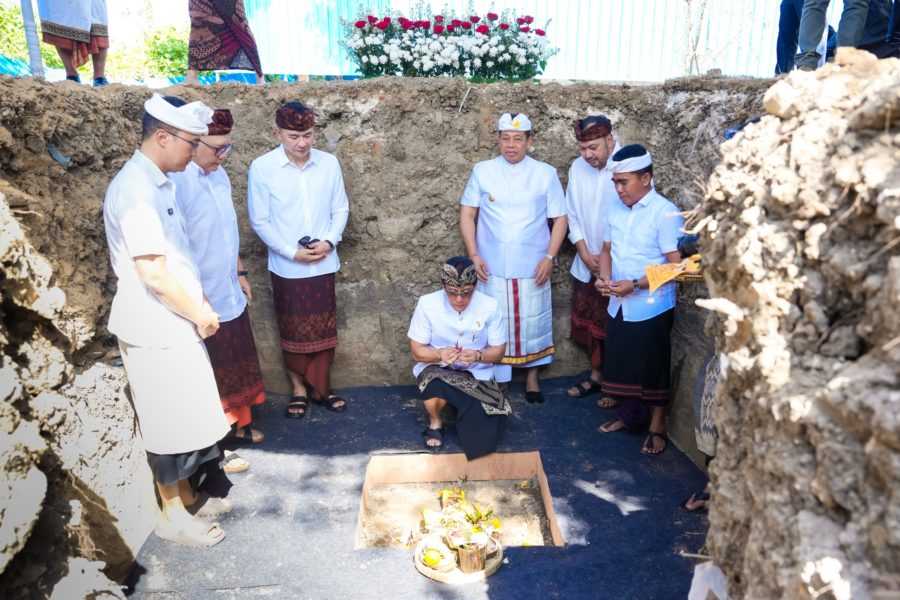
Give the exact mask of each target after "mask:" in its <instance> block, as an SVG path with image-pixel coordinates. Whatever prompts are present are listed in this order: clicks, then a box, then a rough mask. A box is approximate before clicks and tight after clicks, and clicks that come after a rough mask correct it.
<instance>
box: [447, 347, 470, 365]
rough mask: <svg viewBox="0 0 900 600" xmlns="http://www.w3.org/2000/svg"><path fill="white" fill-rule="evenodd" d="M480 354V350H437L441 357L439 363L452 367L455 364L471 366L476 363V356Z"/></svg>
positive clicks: (453, 348) (452, 348)
mask: <svg viewBox="0 0 900 600" xmlns="http://www.w3.org/2000/svg"><path fill="white" fill-rule="evenodd" d="M480 352H481V351H480V350H466V349H463V348H458V347H451V348H439V349H438V354H439V355H440V357H441V362H442V363H444V364H445V365H452V364H456V363H460V364H464V365H471V364H474V363H477V362H478V354H479V353H480Z"/></svg>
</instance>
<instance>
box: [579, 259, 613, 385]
mask: <svg viewBox="0 0 900 600" xmlns="http://www.w3.org/2000/svg"><path fill="white" fill-rule="evenodd" d="M607 306H609V297H608V296H604V295H602V294H601V293H600V292H598V291H597V289H596V288H595V287H594V279H593V278H591V281H590V282H589V283H584V282H582V281H579V280H577V279H575V278H574V277H573V278H572V334H571V335H572V340H573V341H574V342H575V343H576V344H578V345H579V346H581V347H582V348H584V349H585V350H587V352H588V353H589V354H590V357H591V368H592V369H594V370H597V371H599V370H600V369H601V368H602V366H603V349H604V345H603V340H605V339H606V322H607V320H608V319H609V316H608V313H607Z"/></svg>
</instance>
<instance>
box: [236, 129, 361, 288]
mask: <svg viewBox="0 0 900 600" xmlns="http://www.w3.org/2000/svg"><path fill="white" fill-rule="evenodd" d="M247 209H248V212H249V214H250V225H251V226H252V227H253V229H254V231H256V234H257V235H258V236H259V237H260V239H262V241H263V242H264V243H265V244H266V246H268V248H269V271H271V272H273V273H275V274H276V275H278V276H279V277H284V278H286V279H303V278H306V277H316V276H318V275H327V274H329V273H335V272H337V271H338V270H340V267H341V263H340V259H339V258H338V254H337V245H338V243H340V241H341V239H342V235H343V233H344V227H346V226H347V218H348V216H349V214H350V207H349V202H348V200H347V192H346V191H345V190H344V176H343V174H342V173H341V165H340V163H338V160H337V158H335V157H334V155H332V154H329V153H327V152H322V151H320V150H316V149H315V148H313V149H312V150H311V151H310V156H309V160H307V161H306V164H304V165H303V167H298V166H297V165H295V164H294V163H292V162H291V161H290V159H289V158H288V156H287V154H285V152H284V148H283V147H282V146H278V147H277V148H275V149H274V150H272V151H271V152H267V153H266V154H263V155H262V156H260V157H259V158H257V159H256V160H254V161H253V162H252V163H251V165H250V171H249V174H248V185H247ZM304 236H309V237H310V239H319V240H322V241H329V242H331V243H332V244H334V246H335V250H334V251H332V252H331V253H329V254H328V256H326V257H325V258H324V259H322V260H320V261H318V262H315V263H301V262H297V261H295V260H294V255H295V254H296V252H297V250H298V249H299V248H300V246H299V244H298V241H299V240H300V238H302V237H304Z"/></svg>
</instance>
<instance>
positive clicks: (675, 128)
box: [0, 78, 767, 598]
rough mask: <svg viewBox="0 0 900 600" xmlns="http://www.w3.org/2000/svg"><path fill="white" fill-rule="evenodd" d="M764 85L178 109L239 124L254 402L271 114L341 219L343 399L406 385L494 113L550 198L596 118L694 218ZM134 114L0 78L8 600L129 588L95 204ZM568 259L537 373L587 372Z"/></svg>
mask: <svg viewBox="0 0 900 600" xmlns="http://www.w3.org/2000/svg"><path fill="white" fill-rule="evenodd" d="M766 86H767V84H766V82H760V81H741V80H729V79H695V80H683V81H681V80H679V81H673V82H669V83H667V84H664V85H656V86H640V87H629V86H623V85H615V86H613V85H571V86H563V85H558V84H550V85H538V84H523V85H474V86H470V85H469V84H467V83H466V82H464V81H454V80H399V79H388V80H375V81H367V82H355V83H346V82H344V83H317V84H308V85H298V86H280V85H275V86H271V87H266V88H256V87H247V86H219V87H215V88H208V89H207V88H204V89H203V90H198V89H173V90H171V92H172V93H176V94H180V95H182V96H183V97H185V98H186V99H203V100H205V101H207V102H209V103H210V104H211V105H214V106H227V107H230V108H231V109H232V110H233V112H234V114H235V118H236V122H237V126H236V130H235V132H234V138H235V143H236V149H237V150H236V152H235V154H234V155H233V157H232V158H230V159H229V162H228V165H227V169H228V171H229V174H230V176H231V180H232V182H233V184H234V188H235V201H236V205H237V209H238V215H239V219H240V221H241V233H242V253H243V254H244V256H245V262H246V264H247V266H248V268H249V270H250V271H251V276H250V278H251V281H252V283H253V285H254V294H255V299H254V303H253V306H252V310H251V317H252V320H253V325H254V329H255V333H256V338H257V344H258V346H259V350H260V358H261V362H262V364H263V368H264V371H265V378H266V384H267V387H268V388H269V389H271V390H284V389H285V384H286V381H285V377H284V374H283V372H282V368H281V359H280V354H279V350H278V345H277V331H276V327H275V322H274V320H273V315H272V306H271V293H270V287H269V281H268V276H267V273H266V266H265V248H264V247H263V245H262V244H261V243H260V242H259V240H258V239H257V238H256V236H255V235H254V234H253V232H252V231H251V230H250V228H249V227H248V225H247V220H246V202H245V193H246V171H247V167H248V165H249V162H250V161H251V160H252V159H253V158H255V157H256V156H258V155H260V154H262V153H264V152H266V151H267V150H269V149H270V148H272V147H273V146H274V142H273V139H272V134H271V129H272V115H273V113H274V110H275V108H276V107H277V106H278V105H279V103H281V102H282V101H284V100H287V99H297V98H300V99H303V100H304V101H306V102H308V103H309V104H311V105H313V106H314V107H316V108H317V110H318V112H319V113H320V123H321V132H320V136H319V144H318V145H319V147H321V148H323V149H325V150H328V151H331V152H334V153H335V154H336V155H337V156H338V158H339V159H340V160H341V163H342V166H343V170H344V176H345V180H346V183H347V188H348V192H349V195H350V198H351V215H350V223H349V226H348V228H347V230H346V232H345V235H344V242H343V243H342V244H341V246H340V252H341V257H342V261H343V270H342V272H341V274H340V276H339V278H338V289H337V294H338V304H339V316H338V318H339V332H340V333H339V336H340V340H341V341H340V347H339V349H338V356H337V363H336V365H335V369H334V383H335V384H336V385H337V386H347V385H361V384H366V385H371V384H388V383H390V384H396V383H406V382H410V381H411V376H410V366H411V365H410V359H409V355H408V346H407V340H406V335H405V334H406V329H407V325H408V319H409V316H410V314H411V312H412V309H413V306H414V303H415V299H416V297H417V296H418V295H420V294H421V293H424V292H427V291H431V290H433V289H435V287H436V286H437V285H438V281H439V279H438V271H437V265H438V261H439V260H441V259H443V258H446V257H447V256H450V255H452V254H455V253H458V252H460V251H461V249H462V246H461V244H460V242H459V235H458V229H457V211H458V204H457V200H458V196H459V194H460V193H461V191H462V188H463V186H464V185H465V181H466V178H467V176H468V173H469V170H470V169H471V167H472V165H473V163H474V162H475V161H477V160H482V159H485V158H489V157H491V156H492V155H493V153H494V140H495V135H494V133H493V130H494V123H495V120H496V118H497V115H498V114H499V113H500V112H503V111H520V112H527V113H528V114H529V115H531V116H532V119H533V120H534V121H535V124H536V128H537V132H538V137H537V143H536V147H535V151H534V156H535V157H537V158H539V159H542V160H545V161H548V162H550V163H551V164H553V165H555V166H556V167H557V168H558V169H559V172H560V176H561V177H562V178H563V180H565V175H566V169H567V167H568V165H569V163H570V162H571V161H572V159H573V158H574V157H575V152H576V146H575V140H574V138H573V136H572V133H571V127H570V124H571V121H572V119H574V118H575V117H577V116H581V115H584V114H585V113H589V112H603V113H606V114H607V115H608V116H610V117H611V119H612V120H613V122H614V123H615V125H616V131H617V134H618V136H619V138H620V139H621V140H622V141H623V142H624V143H629V142H642V143H645V144H646V145H647V146H648V147H649V148H650V150H651V151H652V152H653V154H654V157H655V167H656V173H657V178H656V179H657V185H658V187H659V189H660V191H662V193H664V194H665V195H667V196H669V197H670V198H672V199H673V200H674V201H675V202H676V203H677V204H679V205H680V206H682V207H683V208H691V207H693V206H695V205H696V203H697V202H698V201H699V198H700V196H701V195H702V190H703V182H704V181H705V179H706V177H707V176H708V175H709V173H710V172H711V171H712V169H713V167H714V166H715V165H716V164H717V162H718V160H719V154H718V152H719V151H718V145H719V142H720V141H721V139H722V133H723V131H724V130H725V128H726V127H729V126H733V125H735V124H737V123H740V122H742V121H744V120H745V119H746V118H747V117H749V116H751V115H753V114H755V113H756V112H758V111H759V110H761V98H762V94H763V92H764V90H765V88H766ZM147 95H148V91H147V90H146V89H144V88H128V87H122V86H116V85H113V86H110V87H109V88H106V89H103V90H99V91H97V90H92V89H89V88H86V87H82V86H77V85H74V84H70V83H62V84H56V85H50V84H45V83H40V82H32V81H24V80H13V79H9V78H0V195H2V196H3V197H4V199H3V201H0V242H2V243H0V261H2V278H0V295H2V303H0V311H2V327H0V349H2V353H0V359H2V363H0V367H2V370H0V384H2V385H0V395H2V397H3V402H2V403H0V429H2V431H3V435H2V438H0V439H2V444H0V571H2V574H0V591H2V595H3V596H4V597H9V598H30V597H35V598H42V597H48V596H49V594H50V593H51V592H52V590H53V589H54V586H56V589H57V590H60V589H64V590H65V591H66V592H67V593H69V592H71V591H72V590H92V589H93V590H97V591H102V590H112V589H114V586H112V587H111V584H110V583H109V581H108V580H107V579H106V578H107V577H111V578H114V579H115V578H119V577H120V576H121V575H122V573H123V571H124V569H125V568H127V565H128V563H129V561H130V559H131V553H132V552H134V551H135V550H136V548H137V546H138V545H139V544H140V543H141V540H142V539H143V537H144V536H145V535H146V534H147V532H148V531H149V528H150V525H151V524H150V522H149V520H151V519H152V510H150V507H152V503H153V494H152V486H151V482H150V477H149V473H148V470H147V466H146V462H145V461H144V459H143V450H142V448H141V447H140V442H139V440H137V439H136V437H135V433H134V432H135V424H134V418H133V412H132V410H131V407H130V404H129V402H128V397H127V394H126V390H125V380H124V376H123V372H122V369H121V368H120V367H116V366H115V364H114V363H113V362H112V359H114V356H115V343H114V340H113V339H112V338H111V337H110V336H109V335H108V334H107V332H106V330H105V322H106V318H107V314H108V309H109V302H110V299H111V295H112V293H113V290H114V281H113V278H112V277H111V272H110V267H109V262H108V258H107V255H106V245H105V241H104V234H103V224H102V218H101V202H102V198H103V194H104V191H105V188H106V186H107V184H108V182H109V180H110V179H111V178H112V176H113V175H114V174H115V172H116V171H117V170H118V169H119V168H120V167H121V166H122V164H123V163H124V162H125V161H126V160H127V159H128V157H129V156H130V155H131V153H132V152H133V150H134V148H135V147H136V146H137V143H138V134H139V120H140V116H141V111H142V103H143V101H144V100H145V98H146V97H147ZM51 155H55V158H54V157H53V156H51ZM571 256H572V249H571V247H569V246H568V244H567V246H566V249H565V252H564V254H563V257H562V259H563V260H562V265H561V266H560V268H559V269H558V271H557V272H556V274H555V275H554V307H555V314H556V327H555V330H556V341H557V344H558V349H559V353H558V355H557V362H556V363H555V364H554V366H553V367H552V368H551V369H550V370H549V372H550V374H563V373H574V372H578V371H582V370H584V369H586V368H587V360H586V357H584V356H583V354H581V353H580V352H578V351H576V350H575V349H574V348H573V346H572V345H571V343H570V342H569V341H568V339H567V334H568V315H569V312H568V306H569V276H568V265H569V263H570V260H571ZM682 295H683V299H684V300H685V301H684V302H682V304H681V306H680V307H679V309H678V313H677V317H676V326H675V327H676V329H675V345H676V348H677V352H676V354H675V357H674V358H673V371H674V375H675V384H676V390H677V391H676V397H675V402H674V404H673V408H672V411H673V419H672V433H673V436H674V437H675V439H676V440H677V441H678V443H679V445H680V446H681V447H683V448H688V449H690V448H691V447H692V446H693V444H692V439H691V437H692V433H691V426H692V414H691V402H692V395H693V393H694V389H695V387H696V386H695V381H696V378H697V373H698V370H699V369H700V368H701V366H702V365H703V364H704V362H705V360H706V357H707V356H708V355H709V353H710V352H711V348H712V343H711V341H710V340H709V339H708V338H706V337H705V336H704V335H703V324H704V321H705V314H704V313H703V311H701V310H700V309H698V308H697V307H695V306H694V305H693V304H692V303H691V302H690V300H691V299H692V298H694V297H696V296H703V295H705V290H704V289H703V286H698V285H694V286H686V287H685V288H684V289H683V290H682ZM13 497H15V502H13V501H12V498H13ZM4 568H5V570H4ZM79 593H80V592H79ZM86 594H87V592H86V591H85V594H84V595H86ZM67 597H76V596H67ZM78 597H81V596H78Z"/></svg>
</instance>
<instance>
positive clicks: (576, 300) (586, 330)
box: [566, 115, 619, 408]
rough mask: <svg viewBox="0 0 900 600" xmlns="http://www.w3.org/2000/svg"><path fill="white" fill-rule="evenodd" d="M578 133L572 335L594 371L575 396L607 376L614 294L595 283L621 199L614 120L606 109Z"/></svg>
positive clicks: (570, 193) (570, 195) (578, 126)
mask: <svg viewBox="0 0 900 600" xmlns="http://www.w3.org/2000/svg"><path fill="white" fill-rule="evenodd" d="M575 139H576V140H578V151H579V152H580V154H581V156H579V157H578V158H576V159H575V161H574V162H573V163H572V166H571V167H569V182H568V185H567V186H566V213H567V218H568V219H569V241H570V242H572V244H573V245H574V246H575V249H576V250H577V255H576V256H575V260H574V261H572V269H571V271H570V272H571V274H572V339H573V340H574V341H575V343H576V344H578V345H579V346H581V347H582V348H584V349H585V350H587V352H588V355H589V356H590V360H591V375H590V377H589V378H588V379H586V380H585V381H582V382H581V383H579V384H578V385H575V386H573V387H571V388H569V390H568V394H569V396H570V397H572V398H584V397H586V396H590V395H592V394H595V393H597V392H599V391H600V382H601V381H602V379H603V372H602V367H603V340H604V338H606V321H607V316H606V310H607V307H608V305H609V298H608V297H607V296H604V295H602V294H600V292H598V291H597V290H596V289H595V288H594V281H595V280H596V273H598V272H599V271H600V250H601V248H603V236H604V233H605V232H604V224H605V222H606V212H607V210H609V209H608V207H609V204H611V203H613V202H618V201H619V199H618V197H617V196H616V187H615V186H614V185H613V182H612V171H610V170H609V164H608V163H609V157H610V156H612V154H613V153H614V152H615V151H616V150H618V144H617V143H616V140H615V138H614V137H613V133H612V123H610V121H609V119H607V118H606V117H605V116H603V115H594V116H589V117H585V118H583V119H580V120H578V121H576V122H575ZM598 402H599V404H600V406H601V408H611V407H612V402H613V401H612V400H611V399H610V398H601V399H600V400H599V401H598Z"/></svg>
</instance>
